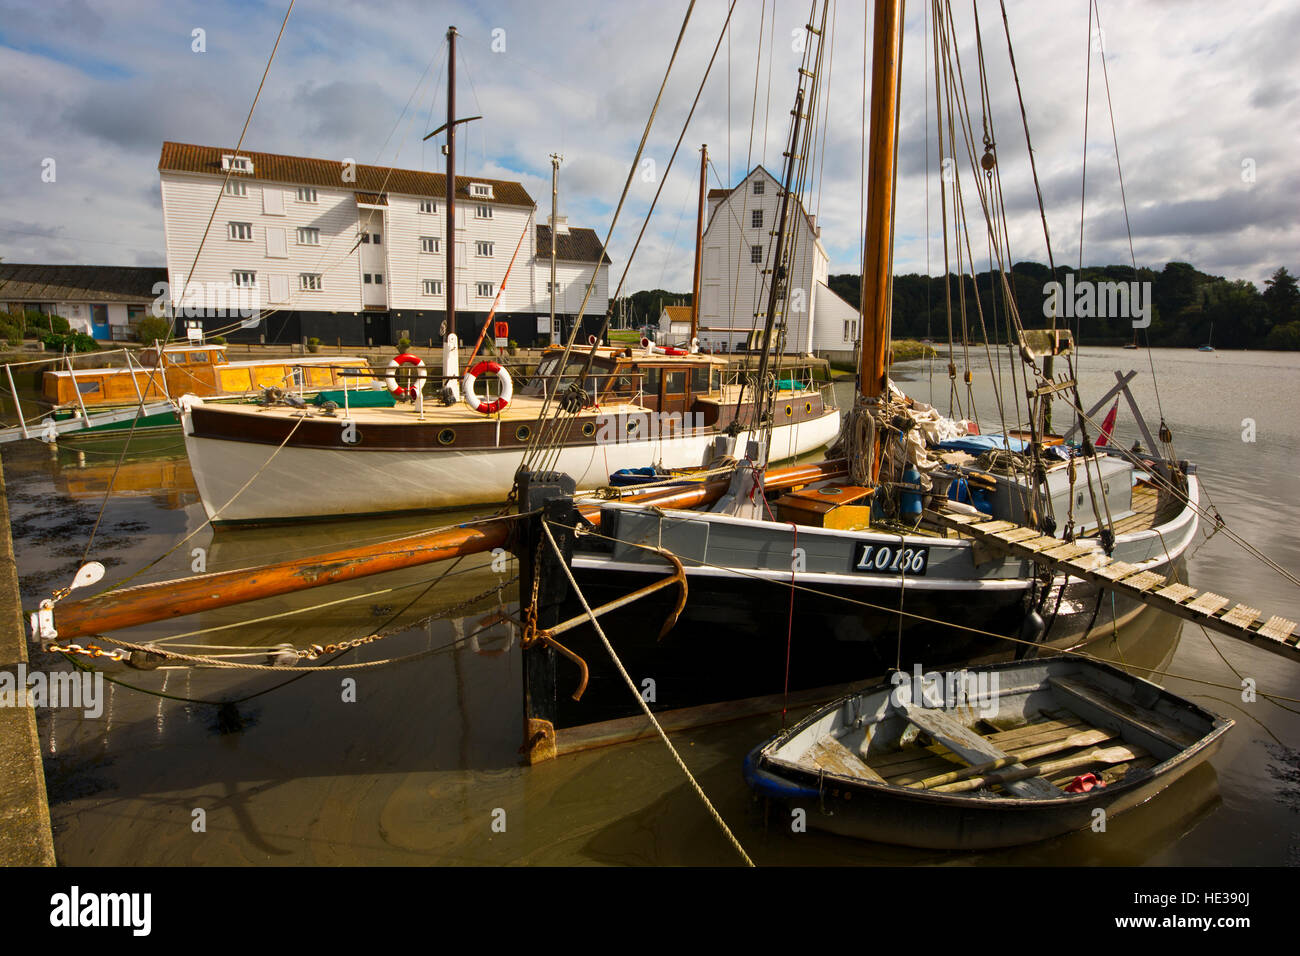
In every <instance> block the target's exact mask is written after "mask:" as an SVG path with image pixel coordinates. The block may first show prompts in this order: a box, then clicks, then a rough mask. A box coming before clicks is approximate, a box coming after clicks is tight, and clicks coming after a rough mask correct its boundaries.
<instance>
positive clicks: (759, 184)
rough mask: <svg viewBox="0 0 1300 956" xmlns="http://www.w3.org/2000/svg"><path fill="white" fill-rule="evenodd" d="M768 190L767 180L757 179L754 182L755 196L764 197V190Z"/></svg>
mask: <svg viewBox="0 0 1300 956" xmlns="http://www.w3.org/2000/svg"><path fill="white" fill-rule="evenodd" d="M766 188H767V180H765V179H755V180H754V195H755V196H761V195H763V190H764V189H766Z"/></svg>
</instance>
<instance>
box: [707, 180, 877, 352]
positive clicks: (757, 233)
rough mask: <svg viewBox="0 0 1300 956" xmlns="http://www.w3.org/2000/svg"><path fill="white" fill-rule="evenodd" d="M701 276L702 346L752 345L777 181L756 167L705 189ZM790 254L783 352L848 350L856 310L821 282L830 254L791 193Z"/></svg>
mask: <svg viewBox="0 0 1300 956" xmlns="http://www.w3.org/2000/svg"><path fill="white" fill-rule="evenodd" d="M708 202H709V210H708V216H709V218H708V225H707V226H706V227H705V230H704V260H703V266H702V269H701V275H700V319H699V326H700V332H699V339H700V346H701V348H708V349H717V350H726V351H734V350H736V349H738V348H745V347H746V345H751V346H752V345H753V344H754V342H755V333H756V332H761V330H762V328H763V325H764V323H765V321H766V314H767V298H768V289H769V280H770V271H769V270H771V269H772V266H773V264H772V261H771V259H772V254H773V247H774V246H775V242H776V227H777V222H778V220H779V218H780V215H781V184H780V183H779V182H778V181H777V179H776V177H774V176H773V175H772V174H771V173H769V172H768V171H767V170H766V169H764V168H763V167H762V166H756V167H755V168H754V169H753V170H752V171H751V172H750V173H749V175H748V176H746V177H745V179H744V180H743V181H742V182H741V183H740V184H739V185H738V186H736V187H735V188H734V189H712V190H710V191H709V195H708ZM789 221H790V222H789V225H790V235H791V238H790V240H788V241H792V242H793V243H794V259H793V266H792V269H791V274H790V280H789V286H790V314H789V316H788V317H787V321H786V339H785V351H786V352H792V353H808V352H836V351H844V350H851V349H852V348H853V345H854V342H855V341H856V340H857V337H858V311H857V309H855V308H853V306H851V305H849V304H848V303H847V302H845V301H844V300H843V299H841V298H840V297H839V296H837V295H836V294H835V293H834V292H832V291H831V290H830V287H829V286H828V285H827V284H826V280H827V274H828V264H829V260H828V257H827V255H826V249H825V248H824V247H823V246H822V243H821V228H820V227H819V226H818V225H817V223H816V220H815V219H814V217H813V216H811V215H809V214H808V213H807V212H806V211H805V210H804V208H803V204H802V203H800V202H798V201H797V199H794V197H792V202H791V206H790V212H789Z"/></svg>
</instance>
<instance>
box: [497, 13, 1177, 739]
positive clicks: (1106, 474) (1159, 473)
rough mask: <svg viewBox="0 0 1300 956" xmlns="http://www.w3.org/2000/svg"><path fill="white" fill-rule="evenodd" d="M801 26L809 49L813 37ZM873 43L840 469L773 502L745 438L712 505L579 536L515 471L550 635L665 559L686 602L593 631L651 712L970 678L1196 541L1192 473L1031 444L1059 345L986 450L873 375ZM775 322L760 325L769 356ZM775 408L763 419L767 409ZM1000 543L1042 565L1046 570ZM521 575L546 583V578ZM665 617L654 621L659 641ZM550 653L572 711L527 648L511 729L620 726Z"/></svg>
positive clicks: (979, 438)
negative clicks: (548, 547) (557, 546)
mask: <svg viewBox="0 0 1300 956" xmlns="http://www.w3.org/2000/svg"><path fill="white" fill-rule="evenodd" d="M809 31H810V37H809V45H810V49H811V48H812V45H813V44H815V43H817V42H818V41H820V40H821V37H820V35H819V34H817V33H816V31H814V30H813V28H812V27H811V26H810V27H809ZM874 43H875V47H874V68H873V80H872V99H871V104H872V106H871V127H870V132H869V136H868V139H867V142H868V143H870V144H871V151H870V156H869V163H870V166H869V168H870V175H869V179H868V184H869V193H868V203H867V219H866V235H865V242H864V247H865V266H866V268H865V269H864V274H863V279H862V283H863V288H862V309H861V313H862V321H863V325H862V328H863V334H862V341H861V351H860V355H859V367H858V382H859V389H858V395H857V396H856V400H855V404H854V407H853V408H852V409H851V410H849V411H848V412H847V418H846V422H845V426H844V429H843V432H842V434H841V438H840V441H839V443H838V450H839V452H840V454H841V455H842V458H839V459H837V460H834V461H828V462H826V463H824V465H823V473H822V476H821V477H819V479H818V480H814V481H809V482H808V483H806V484H805V485H803V486H802V487H796V488H786V489H783V490H781V491H774V490H773V488H772V487H771V485H770V484H769V485H765V484H764V480H763V467H762V466H763V464H764V463H765V461H766V460H767V458H766V457H765V449H764V448H762V447H761V441H760V442H756V443H752V444H751V446H750V448H749V449H748V450H747V451H746V452H745V453H744V454H740V453H737V454H736V455H735V457H736V458H737V459H738V460H741V461H742V462H743V463H742V464H741V465H739V466H737V468H736V469H735V470H734V472H733V473H732V475H731V484H730V486H729V487H728V489H727V490H726V492H725V493H724V494H723V495H721V497H720V500H717V499H715V503H714V504H713V505H712V508H711V510H707V511H705V510H674V509H672V508H670V507H668V506H666V505H664V504H662V503H659V504H656V505H654V506H646V505H641V504H638V503H623V502H618V501H609V502H605V503H602V504H601V506H600V512H601V515H600V521H599V523H598V528H593V527H592V522H590V521H589V520H588V519H586V518H583V517H580V516H579V515H578V513H577V511H576V505H574V504H573V503H572V502H568V503H565V502H563V500H562V499H561V500H557V499H556V498H555V497H554V496H555V495H556V494H557V492H562V491H563V488H564V487H565V483H564V482H563V481H562V480H560V481H558V483H557V481H556V479H555V478H554V476H545V475H543V476H534V478H535V479H536V484H537V487H535V488H531V487H530V488H528V489H527V490H526V491H525V493H524V494H523V495H522V496H521V500H520V505H521V508H522V509H526V510H529V511H532V510H537V509H547V514H548V516H549V520H550V521H551V522H552V525H551V527H552V528H554V529H557V531H558V530H564V531H566V533H567V538H566V539H564V543H563V557H564V561H565V563H566V564H567V566H568V568H569V569H570V571H571V573H572V576H573V580H574V582H575V583H576V589H567V588H565V587H564V585H563V581H560V582H559V586H560V590H561V591H562V592H564V593H566V597H564V598H563V599H562V600H559V601H558V602H557V606H556V607H555V608H553V609H552V610H553V612H554V619H555V620H564V619H566V618H567V619H575V620H576V618H577V617H580V616H581V615H582V613H583V606H584V605H583V604H581V603H580V602H579V600H578V598H577V594H578V593H579V592H580V593H581V594H582V595H583V596H584V599H585V601H586V603H587V604H589V605H591V606H597V605H609V604H610V603H611V602H613V604H614V605H617V602H618V598H619V596H621V595H626V594H627V593H629V592H641V591H642V590H643V589H646V588H649V587H651V586H653V585H655V584H656V582H657V583H659V584H660V585H662V584H663V583H664V581H665V576H666V575H668V574H670V573H672V572H673V567H674V564H677V563H679V565H678V566H677V570H676V572H675V575H676V576H677V577H678V578H680V579H682V581H683V582H684V589H685V592H686V593H687V594H688V595H689V598H688V599H687V600H685V603H684V606H681V605H680V597H679V594H678V592H677V591H676V590H674V589H673V588H671V587H667V588H663V589H662V591H661V592H660V593H659V594H656V595H654V596H650V597H646V598H644V599H642V600H641V601H638V602H637V604H636V605H634V606H633V607H631V608H623V609H617V610H611V611H610V612H609V615H608V623H607V624H606V625H605V627H606V628H607V629H608V630H609V631H610V632H612V633H617V634H618V635H619V637H618V643H617V653H618V655H619V657H620V659H621V660H622V662H623V665H624V667H625V668H626V670H627V672H628V673H630V674H632V675H640V676H641V677H644V678H646V679H649V680H651V681H652V682H653V687H654V689H655V695H656V697H655V700H656V706H657V707H658V708H661V709H674V708H693V707H697V706H702V705H710V704H714V703H716V702H718V701H739V700H745V701H750V702H754V701H761V700H764V699H766V700H768V702H769V703H770V701H771V699H773V695H775V696H776V697H777V698H778V699H779V698H781V695H790V694H797V693H800V692H805V691H814V690H816V689H823V690H824V689H826V688H830V687H838V686H842V685H845V684H846V683H849V682H853V681H857V680H861V679H865V678H868V677H870V676H873V675H879V674H881V673H883V672H885V671H886V670H887V669H889V668H891V667H895V666H899V665H900V663H901V662H907V661H924V662H925V664H926V665H927V666H931V665H934V666H941V665H944V664H947V663H954V662H962V663H979V662H985V661H996V660H999V659H1006V658H1007V657H1009V656H1012V655H1017V656H1024V655H1026V654H1033V653H1037V652H1038V651H1039V650H1041V649H1047V648H1054V647H1072V646H1076V645H1077V644H1079V643H1080V642H1081V641H1084V640H1086V639H1087V637H1088V636H1089V634H1092V633H1095V632H1096V628H1095V624H1096V621H1097V615H1098V611H1099V609H1100V606H1101V603H1102V593H1103V592H1102V591H1101V590H1099V589H1098V588H1097V587H1096V586H1095V585H1094V584H1093V583H1090V582H1089V581H1087V580H1086V577H1087V572H1086V570H1085V569H1086V568H1089V567H1105V568H1111V569H1112V570H1111V571H1110V572H1109V573H1112V574H1115V575H1117V576H1120V577H1123V578H1125V579H1126V580H1136V581H1138V582H1139V583H1140V584H1141V586H1142V587H1145V588H1146V589H1148V590H1149V589H1150V588H1152V587H1157V586H1164V585H1165V584H1166V583H1167V578H1168V577H1169V575H1170V574H1171V573H1172V572H1173V571H1174V569H1175V568H1176V566H1177V564H1178V561H1179V559H1180V558H1181V556H1182V555H1183V553H1184V552H1185V551H1186V549H1187V548H1188V546H1189V545H1190V544H1191V543H1192V541H1193V538H1194V535H1195V533H1196V529H1197V525H1198V519H1197V502H1198V498H1199V490H1198V484H1197V479H1196V470H1195V467H1194V466H1193V465H1191V464H1189V463H1187V462H1185V461H1177V460H1173V459H1171V458H1169V457H1166V456H1163V455H1161V454H1160V453H1159V452H1158V451H1156V449H1158V448H1159V447H1160V446H1158V445H1157V444H1155V442H1154V440H1152V442H1151V445H1152V452H1151V454H1152V455H1153V457H1151V458H1148V459H1145V460H1135V456H1133V455H1132V454H1131V453H1129V452H1125V451H1122V450H1117V449H1115V448H1114V447H1113V446H1110V447H1097V446H1094V445H1093V443H1092V442H1091V441H1090V440H1089V439H1088V438H1087V437H1086V431H1087V429H1086V427H1085V437H1084V439H1083V440H1082V441H1081V442H1079V443H1077V444H1073V445H1072V444H1069V443H1067V442H1065V441H1064V440H1063V439H1062V438H1061V437H1059V436H1052V435H1051V434H1050V433H1049V432H1048V430H1047V428H1046V427H1045V425H1046V411H1045V409H1046V404H1047V401H1048V400H1049V399H1050V396H1052V395H1054V394H1062V393H1068V394H1071V395H1072V396H1073V403H1075V404H1076V405H1077V403H1078V398H1077V386H1076V385H1075V383H1074V381H1073V379H1072V378H1071V377H1070V376H1069V375H1068V374H1067V375H1066V376H1065V377H1064V378H1061V379H1057V378H1054V377H1053V374H1052V368H1053V364H1054V363H1055V364H1056V365H1057V366H1058V367H1060V366H1062V365H1064V366H1066V367H1067V368H1068V366H1069V364H1070V359H1071V354H1072V351H1073V343H1072V341H1071V337H1070V335H1069V333H1068V332H1067V331H1065V330H1062V329H1047V330H1039V331H1034V330H1022V332H1021V333H1020V351H1021V353H1022V355H1023V356H1024V358H1025V360H1026V364H1027V366H1028V367H1029V368H1031V369H1032V370H1033V373H1034V380H1033V382H1032V383H1031V385H1032V387H1031V391H1030V394H1031V397H1032V398H1033V403H1034V406H1035V409H1034V416H1033V418H1032V420H1031V421H1030V423H1029V428H1028V430H1020V431H1006V430H1004V431H1001V432H995V433H994V434H992V435H990V434H987V433H986V432H985V430H984V429H981V428H979V427H978V423H976V422H972V421H954V420H952V419H947V418H945V417H944V416H942V415H940V414H939V413H938V411H937V410H936V409H934V408H932V407H930V406H928V405H926V404H924V403H921V402H919V401H916V400H914V399H911V398H909V397H907V396H906V395H904V394H903V393H902V392H901V391H900V390H899V389H898V388H897V387H896V386H895V385H894V383H893V382H892V381H890V379H889V376H888V367H889V363H888V355H889V309H890V293H889V290H890V282H889V278H890V276H891V274H892V249H891V244H892V234H893V209H894V189H895V142H896V137H897V121H898V104H897V98H898V93H897V89H898V64H899V59H900V52H901V43H902V12H901V4H900V3H899V2H898V0H877V2H876V4H875V41H874ZM810 56H811V54H810ZM807 65H808V64H807V63H805V66H807ZM809 77H813V79H811V80H810V79H809ZM813 82H815V71H814V70H805V69H801V70H800V87H799V90H798V92H797V95H796V105H795V108H794V111H793V113H792V116H793V117H794V119H793V120H792V132H791V136H790V144H789V146H788V147H787V151H786V154H785V155H786V169H785V176H784V189H785V190H786V193H787V195H789V194H790V193H791V191H792V190H793V189H794V187H795V183H796V181H797V179H798V176H797V170H796V166H797V162H798V156H799V153H800V148H799V139H798V127H799V120H800V117H801V116H802V115H804V114H805V113H806V112H809V109H808V108H807V107H805V106H804V104H805V103H811V102H812V101H813V100H812V98H811V97H810V96H809V93H810V85H811V83H813ZM984 168H985V169H989V168H991V167H990V166H988V165H986V166H985V167H984ZM778 242H779V240H778ZM778 261H779V257H778ZM776 295H777V293H776V290H775V289H774V292H773V301H775V298H776ZM776 311H777V310H776V309H775V308H769V310H768V323H769V324H768V328H767V330H766V331H767V338H768V341H769V342H770V340H771V334H772V317H773V315H774V313H775V312H776ZM765 354H766V353H765ZM759 374H760V378H759V380H760V381H762V377H761V376H762V374H763V373H762V371H761V370H760V373H759ZM968 381H969V379H968ZM773 398H775V402H769V405H768V408H772V407H773V405H775V406H777V407H779V405H780V403H781V402H780V399H779V397H775V396H773ZM1080 411H1081V409H1080ZM777 417H779V415H778V416H777ZM1080 424H1084V423H1082V422H1080ZM1142 427H1143V428H1145V425H1143V426H1142ZM1094 434H1095V430H1094ZM1162 434H1163V429H1162ZM1058 529H1059V530H1060V537H1058V536H1057V534H1056V532H1057V531H1058ZM998 534H1001V535H1003V536H1005V537H1006V538H1008V539H1010V541H1009V542H1007V543H1006V544H1004V543H1003V542H1002V541H1001V539H997V538H996V537H995V536H996V535H998ZM1010 542H1027V543H1028V545H1030V546H1032V547H1036V548H1038V549H1039V550H1040V551H1043V552H1044V553H1045V554H1047V555H1049V556H1050V561H1051V562H1052V564H1051V565H1050V567H1051V570H1042V569H1041V568H1042V565H1041V564H1040V562H1039V561H1038V560H1036V559H1033V558H1029V557H1027V556H1026V555H1027V552H1026V551H1025V550H1024V549H1019V548H1016V547H1015V546H1013V545H1010ZM1032 547H1031V550H1032ZM545 560H546V555H543V558H542V562H541V563H542V564H544V563H545ZM532 573H535V574H542V575H543V579H544V580H547V581H554V580H555V578H554V577H550V576H546V575H547V572H546V569H545V568H544V567H543V568H542V569H541V570H540V571H539V570H537V569H536V568H535V569H534V570H533V572H532ZM1137 576H1142V577H1137ZM1108 597H1109V596H1108ZM1141 607H1142V603H1141V601H1140V600H1135V599H1133V598H1132V596H1131V595H1130V596H1128V597H1125V596H1123V595H1121V596H1120V597H1118V598H1116V602H1115V604H1114V605H1113V606H1109V601H1108V607H1107V612H1108V613H1107V619H1106V622H1105V623H1106V630H1107V633H1109V632H1110V628H1111V627H1112V620H1113V621H1115V622H1117V623H1123V622H1124V621H1125V620H1128V619H1129V618H1131V617H1132V616H1134V615H1135V614H1136V613H1137V611H1138V610H1140V609H1141ZM665 621H675V622H676V626H675V627H673V628H672V630H671V631H669V632H667V633H664V632H663V625H664V622H665ZM539 626H540V625H539ZM1008 638H1010V640H1008ZM564 645H565V654H564V656H565V657H570V658H571V659H572V658H579V659H582V660H583V661H585V662H586V664H585V665H584V668H586V669H585V670H584V679H583V692H582V693H581V694H580V695H579V696H581V700H578V699H576V698H575V697H570V696H569V695H567V694H564V693H556V692H555V687H556V686H557V685H558V684H562V683H563V681H562V680H561V679H560V678H558V677H557V669H558V668H563V667H565V666H566V665H564V663H563V661H562V660H560V659H558V658H556V656H555V655H554V654H553V653H552V652H551V651H550V649H549V648H548V647H547V646H544V645H534V646H533V647H532V648H529V649H526V650H525V662H526V666H525V672H526V687H527V688H528V690H527V692H526V698H525V699H526V707H527V708H528V718H529V720H530V721H532V722H534V724H535V725H536V726H553V727H555V728H566V727H575V726H580V725H589V724H592V723H593V722H596V723H597V724H600V723H603V722H606V721H618V720H621V719H624V718H631V717H633V715H634V714H635V707H633V706H632V705H630V704H629V702H628V700H627V694H626V688H625V687H623V686H622V684H621V682H620V681H619V679H618V677H617V674H616V672H615V671H614V669H613V666H612V665H611V664H609V663H608V660H609V659H608V656H607V654H606V653H604V651H603V650H602V648H601V646H600V644H599V643H598V642H597V641H596V639H595V637H594V635H593V633H592V629H591V628H590V627H579V628H577V629H576V630H575V631H572V632H570V634H569V635H568V636H567V637H566V639H565V642H564ZM548 654H549V656H547V655H548ZM638 679H640V677H638ZM538 688H549V691H541V692H539V691H538ZM595 733H596V736H599V732H595Z"/></svg>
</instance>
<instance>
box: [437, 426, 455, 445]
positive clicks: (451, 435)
mask: <svg viewBox="0 0 1300 956" xmlns="http://www.w3.org/2000/svg"><path fill="white" fill-rule="evenodd" d="M455 440H456V432H455V430H454V429H451V428H444V429H443V430H442V431H440V432H438V444H440V445H450V444H451V443H452V442H454V441H455Z"/></svg>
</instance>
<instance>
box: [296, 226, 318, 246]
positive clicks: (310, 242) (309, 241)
mask: <svg viewBox="0 0 1300 956" xmlns="http://www.w3.org/2000/svg"><path fill="white" fill-rule="evenodd" d="M298 245H300V246H319V245H320V230H319V229H317V228H316V227H315V226H299V227H298Z"/></svg>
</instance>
